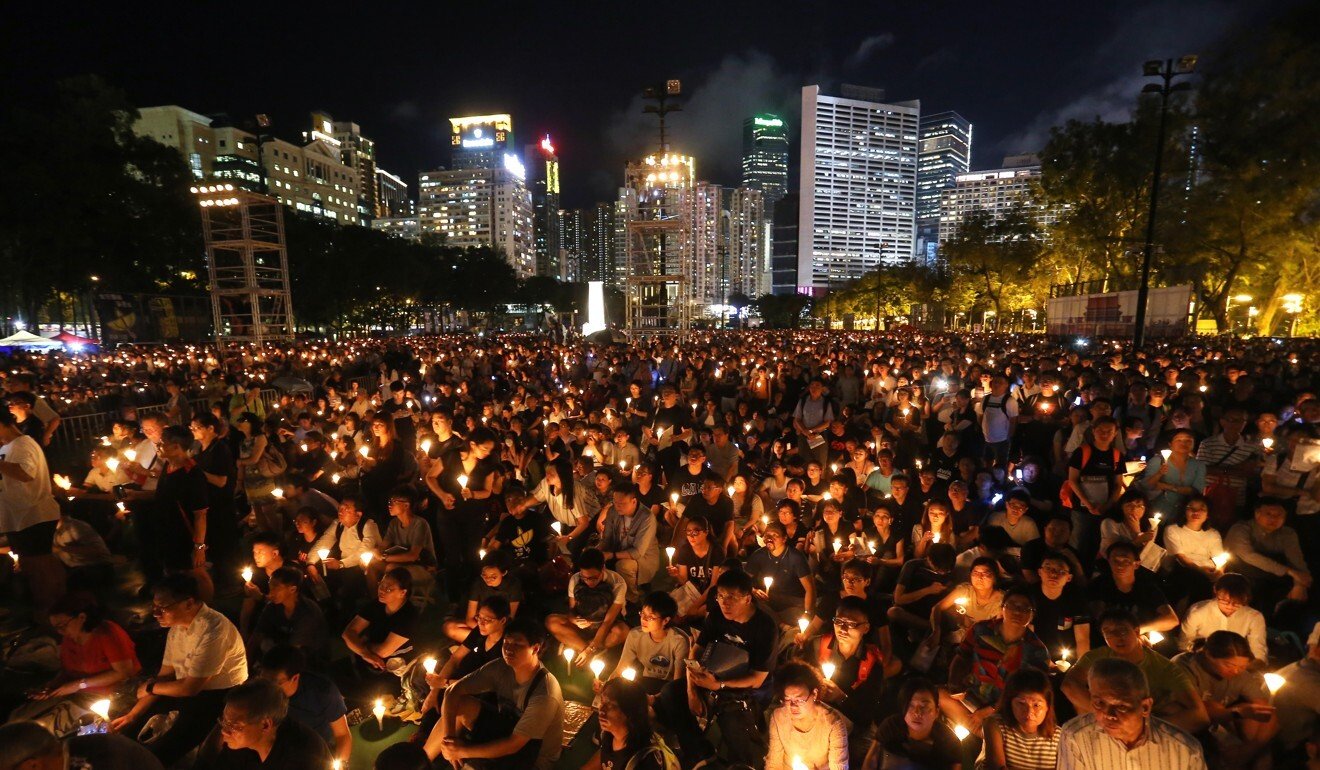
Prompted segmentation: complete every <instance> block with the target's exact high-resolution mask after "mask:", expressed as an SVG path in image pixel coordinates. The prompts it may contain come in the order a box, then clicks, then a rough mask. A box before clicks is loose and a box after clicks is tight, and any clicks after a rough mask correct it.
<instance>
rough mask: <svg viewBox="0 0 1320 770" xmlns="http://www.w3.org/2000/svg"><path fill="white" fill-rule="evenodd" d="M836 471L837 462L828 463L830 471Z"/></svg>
mask: <svg viewBox="0 0 1320 770" xmlns="http://www.w3.org/2000/svg"><path fill="white" fill-rule="evenodd" d="M838 472H839V464H838V463H830V473H838Z"/></svg>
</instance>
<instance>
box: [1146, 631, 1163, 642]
mask: <svg viewBox="0 0 1320 770" xmlns="http://www.w3.org/2000/svg"><path fill="white" fill-rule="evenodd" d="M1146 639H1147V640H1148V641H1150V643H1151V644H1159V643H1160V642H1162V641H1164V634H1161V633H1160V632H1159V631H1151V632H1150V633H1148V634H1146Z"/></svg>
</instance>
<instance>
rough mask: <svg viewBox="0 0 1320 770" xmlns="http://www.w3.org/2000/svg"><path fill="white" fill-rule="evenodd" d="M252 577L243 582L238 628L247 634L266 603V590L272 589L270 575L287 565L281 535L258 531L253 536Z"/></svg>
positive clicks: (244, 634)
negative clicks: (253, 567)
mask: <svg viewBox="0 0 1320 770" xmlns="http://www.w3.org/2000/svg"><path fill="white" fill-rule="evenodd" d="M251 542H252V564H253V565H254V566H255V567H256V569H254V570H252V579H251V580H249V581H247V582H246V583H244V584H243V607H242V609H240V610H239V614H238V629H239V630H240V631H242V632H243V636H245V637H246V636H247V635H248V634H249V633H251V631H252V622H253V621H254V620H255V619H256V617H257V614H258V613H259V612H261V609H262V607H264V606H265V605H266V592H267V591H269V590H270V576H271V575H273V574H275V570H277V569H279V568H281V567H283V566H284V565H285V561H284V554H283V546H281V545H280V536H279V535H277V534H275V533H273V532H258V533H257V534H255V535H253V536H252V538H251Z"/></svg>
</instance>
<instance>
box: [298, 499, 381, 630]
mask: <svg viewBox="0 0 1320 770" xmlns="http://www.w3.org/2000/svg"><path fill="white" fill-rule="evenodd" d="M364 512H365V509H364V508H363V505H362V501H361V500H359V499H358V498H356V497H346V498H344V499H343V501H342V502H340V503H339V520H338V521H337V522H336V523H335V524H334V526H332V527H327V528H326V530H325V532H324V533H322V534H321V537H320V539H318V540H317V541H316V545H314V546H312V549H311V551H310V552H309V553H308V554H307V560H308V562H309V563H310V564H311V565H317V564H318V563H319V565H320V567H321V569H319V570H316V569H315V566H312V567H309V568H308V571H309V573H311V572H314V573H315V574H314V575H313V576H312V579H313V580H324V581H325V583H326V586H327V587H328V588H329V589H330V595H331V596H333V597H334V598H335V603H336V604H337V605H338V606H339V608H340V609H341V610H342V609H351V608H353V607H355V606H357V604H358V603H359V602H361V601H362V600H364V599H366V598H367V579H366V572H365V570H364V568H363V566H362V554H364V553H371V554H372V555H375V553H376V551H377V549H378V548H379V547H380V527H377V526H376V522H374V521H372V520H371V519H368V518H367V517H366V516H365V515H364ZM322 552H324V553H325V554H326V556H325V557H324V559H323V558H322V557H321V553H322Z"/></svg>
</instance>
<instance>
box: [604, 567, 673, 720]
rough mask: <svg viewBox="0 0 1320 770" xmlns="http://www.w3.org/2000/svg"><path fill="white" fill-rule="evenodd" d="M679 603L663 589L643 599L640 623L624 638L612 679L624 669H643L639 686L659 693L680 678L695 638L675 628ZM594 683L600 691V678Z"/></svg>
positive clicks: (608, 677)
mask: <svg viewBox="0 0 1320 770" xmlns="http://www.w3.org/2000/svg"><path fill="white" fill-rule="evenodd" d="M677 616H678V604H677V603H676V602H675V601H674V599H673V597H671V596H670V595H669V594H667V593H665V592H664V591H652V592H651V593H649V594H647V595H646V597H645V598H644V599H643V600H642V609H641V615H640V621H641V622H640V624H639V625H638V626H637V628H634V629H632V630H630V631H629V632H628V636H627V638H626V639H624V641H623V652H622V653H620V655H619V663H618V665H616V666H615V667H614V671H613V673H611V674H610V675H609V676H607V677H605V680H610V679H613V678H615V677H618V676H620V675H622V673H623V671H624V670H625V669H629V668H631V669H634V670H636V671H639V672H640V675H641V679H640V682H639V683H638V686H639V687H641V688H642V691H643V692H645V693H647V694H649V695H656V694H658V693H659V692H660V690H661V689H662V688H663V687H664V686H665V684H666V683H668V682H673V681H676V680H678V679H681V678H682V676H683V661H684V660H686V659H687V657H688V652H689V650H690V649H691V645H692V640H691V639H689V638H688V635H687V634H686V633H684V632H683V631H681V630H679V629H677V628H674V627H673V623H674V620H675V619H676V617H677ZM602 681H603V680H601V679H597V680H596V681H595V683H594V686H595V688H596V690H597V692H599V691H600V689H601V682H602Z"/></svg>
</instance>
